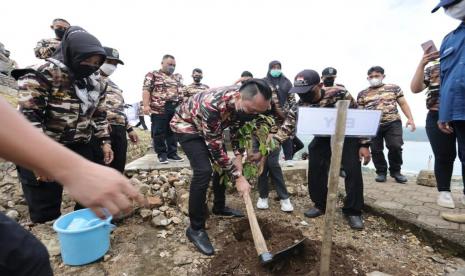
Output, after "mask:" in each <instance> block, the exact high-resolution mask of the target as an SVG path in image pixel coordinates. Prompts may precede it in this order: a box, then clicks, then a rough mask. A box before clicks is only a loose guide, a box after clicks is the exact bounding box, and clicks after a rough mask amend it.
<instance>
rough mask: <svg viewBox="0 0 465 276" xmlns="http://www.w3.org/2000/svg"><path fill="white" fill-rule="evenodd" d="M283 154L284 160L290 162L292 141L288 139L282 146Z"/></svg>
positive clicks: (292, 154) (292, 153)
mask: <svg viewBox="0 0 465 276" xmlns="http://www.w3.org/2000/svg"><path fill="white" fill-rule="evenodd" d="M282 147H283V153H284V160H292V157H293V156H294V149H293V148H292V139H291V138H289V139H287V140H286V141H284V142H283V144H282Z"/></svg>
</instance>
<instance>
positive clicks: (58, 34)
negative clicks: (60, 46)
mask: <svg viewBox="0 0 465 276" xmlns="http://www.w3.org/2000/svg"><path fill="white" fill-rule="evenodd" d="M65 32H66V30H65V29H55V35H56V37H57V38H59V39H60V40H61V39H62V38H63V36H64V35H65Z"/></svg>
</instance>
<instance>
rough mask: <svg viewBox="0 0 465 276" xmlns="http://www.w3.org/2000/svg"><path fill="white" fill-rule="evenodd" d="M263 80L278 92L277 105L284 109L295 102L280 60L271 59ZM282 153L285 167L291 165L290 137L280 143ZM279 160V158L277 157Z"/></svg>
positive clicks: (292, 150)
mask: <svg viewBox="0 0 465 276" xmlns="http://www.w3.org/2000/svg"><path fill="white" fill-rule="evenodd" d="M265 80H266V81H268V82H269V83H271V84H272V85H273V86H274V90H275V91H276V93H277V94H278V95H277V96H278V100H279V105H280V106H281V107H282V108H283V110H284V111H285V112H286V110H287V109H288V108H289V105H290V104H292V103H293V102H295V97H294V94H290V93H289V90H290V89H291V88H292V83H291V81H290V80H289V79H288V78H287V77H286V76H285V75H284V74H283V72H282V65H281V62H279V61H277V60H273V61H271V62H270V64H269V65H268V73H267V74H266V77H265ZM282 148H283V153H284V160H285V161H284V165H285V166H286V167H293V166H294V162H293V161H292V158H293V157H294V149H293V142H292V139H288V140H286V141H285V142H284V143H283V144H282ZM278 161H279V158H278Z"/></svg>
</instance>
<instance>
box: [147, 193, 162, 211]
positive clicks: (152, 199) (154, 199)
mask: <svg viewBox="0 0 465 276" xmlns="http://www.w3.org/2000/svg"><path fill="white" fill-rule="evenodd" d="M147 204H148V205H149V208H150V209H153V208H157V207H160V206H162V205H163V200H162V199H161V198H160V197H159V196H148V197H147Z"/></svg>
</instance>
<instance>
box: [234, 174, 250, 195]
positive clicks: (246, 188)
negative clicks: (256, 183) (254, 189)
mask: <svg viewBox="0 0 465 276" xmlns="http://www.w3.org/2000/svg"><path fill="white" fill-rule="evenodd" d="M236 189H237V191H238V192H239V194H240V195H241V196H242V195H244V194H249V193H250V184H249V182H248V181H247V179H245V177H244V176H240V177H239V178H238V179H236Z"/></svg>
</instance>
